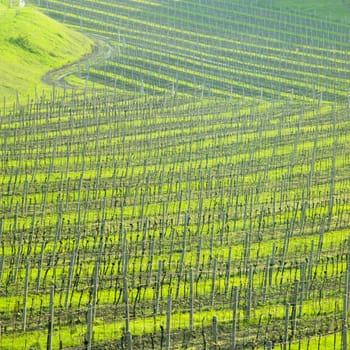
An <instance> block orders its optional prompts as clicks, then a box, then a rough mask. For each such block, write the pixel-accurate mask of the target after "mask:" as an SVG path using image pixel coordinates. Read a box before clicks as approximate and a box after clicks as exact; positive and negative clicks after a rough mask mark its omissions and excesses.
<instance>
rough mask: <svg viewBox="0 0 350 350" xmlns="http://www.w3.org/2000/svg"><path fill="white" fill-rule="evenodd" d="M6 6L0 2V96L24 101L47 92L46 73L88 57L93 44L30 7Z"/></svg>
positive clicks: (3, 2)
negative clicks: (19, 98) (29, 96)
mask: <svg viewBox="0 0 350 350" xmlns="http://www.w3.org/2000/svg"><path fill="white" fill-rule="evenodd" d="M13 2H15V1H13ZM8 4H9V1H5V0H1V1H0V25H1V30H0V53H1V55H0V76H1V80H0V96H2V97H3V96H7V97H8V98H9V99H13V97H14V96H16V94H17V93H18V95H19V96H23V97H24V98H27V95H28V94H29V95H31V96H32V95H34V94H35V92H37V93H39V94H41V93H42V90H43V89H45V88H46V90H47V87H45V85H44V84H42V83H41V78H42V76H43V75H44V74H45V73H47V72H48V71H51V70H53V69H55V68H58V67H61V66H63V65H66V64H68V63H71V62H74V61H77V60H78V59H79V58H81V57H82V56H83V55H85V54H89V53H90V51H91V50H92V46H93V42H92V40H91V39H89V38H87V37H85V36H83V35H82V34H79V33H77V32H75V31H73V30H71V29H68V28H67V27H65V26H63V25H62V24H60V23H57V22H55V21H53V20H52V19H51V18H48V17H46V16H44V15H43V14H42V13H41V12H38V11H36V10H35V9H33V8H30V7H29V8H28V7H24V8H18V7H9V6H8ZM49 91H50V90H49Z"/></svg>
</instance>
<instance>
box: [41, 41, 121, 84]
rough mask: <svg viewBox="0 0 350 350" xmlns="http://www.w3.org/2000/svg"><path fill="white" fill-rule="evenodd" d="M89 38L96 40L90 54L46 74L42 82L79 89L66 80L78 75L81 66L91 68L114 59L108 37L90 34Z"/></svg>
mask: <svg viewBox="0 0 350 350" xmlns="http://www.w3.org/2000/svg"><path fill="white" fill-rule="evenodd" d="M89 37H90V38H92V39H93V40H94V48H93V50H92V52H91V53H90V54H88V55H86V56H84V57H82V58H81V59H80V60H79V61H76V62H73V63H70V64H67V65H65V66H63V67H60V68H57V69H55V70H52V71H50V72H48V73H46V74H45V75H44V76H43V77H42V78H41V81H42V82H43V83H44V84H46V85H52V86H56V87H62V88H67V87H69V88H72V89H74V88H78V87H76V86H73V85H70V84H69V83H67V81H66V80H65V79H66V78H67V77H68V76H69V75H72V74H75V73H77V71H78V70H79V67H80V66H89V65H94V64H98V63H102V62H104V61H106V60H108V59H109V58H111V57H112V55H113V52H114V48H113V47H112V46H111V45H110V44H109V42H108V40H109V38H108V37H105V36H102V35H97V34H89Z"/></svg>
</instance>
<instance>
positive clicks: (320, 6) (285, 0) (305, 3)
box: [257, 0, 350, 23]
mask: <svg viewBox="0 0 350 350" xmlns="http://www.w3.org/2000/svg"><path fill="white" fill-rule="evenodd" d="M257 4H258V5H265V6H269V7H273V8H278V9H289V10H291V11H296V12H299V13H304V14H307V15H309V14H312V15H315V16H317V17H321V18H325V19H331V20H339V21H341V22H347V23H349V22H350V16H349V14H350V2H349V1H345V0H258V1H257Z"/></svg>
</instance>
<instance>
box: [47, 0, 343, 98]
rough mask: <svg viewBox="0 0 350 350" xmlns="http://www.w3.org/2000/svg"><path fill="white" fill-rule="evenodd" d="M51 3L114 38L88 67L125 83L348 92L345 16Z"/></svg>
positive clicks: (235, 5)
mask: <svg viewBox="0 0 350 350" xmlns="http://www.w3.org/2000/svg"><path fill="white" fill-rule="evenodd" d="M45 12H46V13H47V14H49V15H50V16H53V17H54V18H56V19H59V20H61V21H64V22H65V23H70V24H73V25H74V26H75V27H77V28H83V29H84V30H86V31H89V32H93V33H99V34H102V35H104V36H107V37H109V38H110V42H111V43H113V45H114V46H115V48H116V53H115V55H114V57H113V59H111V60H109V61H108V62H106V63H104V64H101V65H100V66H99V67H87V71H86V72H85V74H86V75H88V77H89V80H92V81H96V82H103V84H106V85H109V86H111V87H115V88H117V89H118V90H128V91H133V92H134V91H136V92H140V91H141V92H144V93H151V94H154V93H156V94H159V93H163V92H164V91H169V90H175V91H176V92H178V93H189V94H196V95H205V96H221V97H229V96H235V95H245V96H260V95H263V96H264V97H266V98H267V97H269V98H274V99H278V98H280V97H281V96H288V95H291V94H294V95H296V96H302V97H303V98H314V97H315V95H319V94H321V93H322V95H323V99H326V100H329V101H332V102H333V101H335V100H337V101H339V100H344V99H345V98H347V96H348V90H349V62H350V60H349V40H348V39H349V37H348V33H349V27H348V26H346V25H340V24H334V23H333V22H328V21H327V20H321V19H317V18H311V17H307V16H305V15H298V16H297V15H296V14H293V13H291V12H284V11H277V10H270V9H266V8H260V7H256V6H253V5H249V4H248V5H247V4H245V3H243V2H232V1H227V0H220V1H219V2H218V1H215V2H213V1H206V2H201V5H200V6H198V3H197V2H194V1H190V0H187V1H174V2H164V1H153V2H149V1H109V2H105V1H102V0H101V1H85V2H84V4H83V5H82V3H81V2H80V1H78V0H73V1H69V2H66V1H64V2H62V1H59V0H51V1H49V3H48V8H45ZM86 75H85V76H86Z"/></svg>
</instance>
